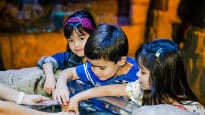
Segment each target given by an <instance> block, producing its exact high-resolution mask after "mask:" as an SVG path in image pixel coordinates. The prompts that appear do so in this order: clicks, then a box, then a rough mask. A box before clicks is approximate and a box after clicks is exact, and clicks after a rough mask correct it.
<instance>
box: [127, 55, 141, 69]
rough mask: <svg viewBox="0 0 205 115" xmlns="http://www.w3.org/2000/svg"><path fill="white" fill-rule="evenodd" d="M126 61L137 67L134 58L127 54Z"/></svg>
mask: <svg viewBox="0 0 205 115" xmlns="http://www.w3.org/2000/svg"><path fill="white" fill-rule="evenodd" d="M127 63H129V64H132V65H133V66H134V67H138V66H137V62H136V60H135V59H134V58H132V57H129V56H127Z"/></svg>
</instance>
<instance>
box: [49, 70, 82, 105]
mask: <svg viewBox="0 0 205 115" xmlns="http://www.w3.org/2000/svg"><path fill="white" fill-rule="evenodd" d="M75 79H78V76H77V74H76V72H75V67H73V68H68V69H65V70H63V71H62V72H61V74H60V76H58V79H57V83H56V89H55V91H54V93H53V95H52V96H53V99H54V100H56V101H58V102H59V103H60V104H62V103H63V104H64V105H67V103H68V101H69V95H70V92H69V90H68V87H67V82H69V81H71V80H75Z"/></svg>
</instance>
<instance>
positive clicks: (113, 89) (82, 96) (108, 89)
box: [64, 84, 127, 113]
mask: <svg viewBox="0 0 205 115" xmlns="http://www.w3.org/2000/svg"><path fill="white" fill-rule="evenodd" d="M125 88H126V84H115V85H106V86H99V87H95V88H91V89H88V90H85V91H83V92H80V93H78V94H76V95H74V96H73V97H72V98H71V99H70V102H69V105H68V107H65V108H64V110H65V111H75V112H76V113H79V111H78V103H79V102H80V101H82V100H86V99H89V98H94V97H102V96H127V93H126V90H125Z"/></svg>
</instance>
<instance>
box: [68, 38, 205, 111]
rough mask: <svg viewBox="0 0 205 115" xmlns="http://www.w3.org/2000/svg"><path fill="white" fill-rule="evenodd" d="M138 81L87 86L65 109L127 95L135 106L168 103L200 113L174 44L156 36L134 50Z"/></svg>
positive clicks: (177, 49)
mask: <svg viewBox="0 0 205 115" xmlns="http://www.w3.org/2000/svg"><path fill="white" fill-rule="evenodd" d="M135 57H136V60H137V62H138V65H139V71H138V72H137V76H138V77H139V79H138V80H136V81H135V82H130V83H128V84H119V85H107V86H101V87H96V88H91V89H89V90H86V91H84V92H81V93H79V94H77V95H75V96H74V97H72V98H71V99H70V102H69V107H68V109H67V110H74V111H76V112H77V113H78V102H79V101H81V100H85V99H88V98H93V97H100V96H128V97H130V99H131V100H132V101H134V102H135V103H136V104H138V105H157V104H170V105H174V106H176V107H178V108H180V109H183V110H186V111H190V112H197V113H199V114H202V115H204V114H205V113H204V108H203V106H202V105H201V104H200V103H199V100H198V99H197V97H196V96H195V95H194V93H193V92H192V91H191V89H190V87H189V85H188V82H187V75H186V69H185V68H186V67H185V64H184V62H183V58H182V55H181V52H180V50H179V48H178V46H177V45H176V44H175V43H174V42H173V41H170V40H167V39H157V40H155V41H152V42H149V43H146V44H144V45H143V46H141V48H140V49H139V50H138V51H137V52H136V55H135Z"/></svg>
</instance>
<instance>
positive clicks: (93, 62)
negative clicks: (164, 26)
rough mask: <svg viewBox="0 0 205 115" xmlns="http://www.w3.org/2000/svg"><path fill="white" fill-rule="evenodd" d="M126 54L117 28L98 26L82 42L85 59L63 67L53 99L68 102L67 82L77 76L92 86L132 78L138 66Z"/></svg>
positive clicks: (132, 79) (125, 38) (104, 25)
mask: <svg viewBox="0 0 205 115" xmlns="http://www.w3.org/2000/svg"><path fill="white" fill-rule="evenodd" d="M127 53H128V39H127V36H126V34H125V33H124V32H123V31H122V30H121V29H120V28H118V27H116V26H113V25H106V24H101V25H99V26H97V28H96V29H95V30H94V32H93V33H92V34H91V37H90V39H88V41H87V43H86V45H85V56H86V58H87V60H88V61H87V62H86V63H85V64H83V65H80V66H76V67H73V68H69V69H65V70H63V72H62V74H61V76H59V77H58V80H57V84H56V89H55V91H54V94H53V99H54V100H57V101H58V102H60V103H61V104H62V103H63V105H67V103H68V101H69V90H68V88H67V82H68V81H71V80H76V79H80V80H82V81H83V82H84V83H85V85H90V84H91V85H92V87H95V86H101V85H108V84H121V83H127V82H132V81H135V80H136V79H137V76H136V72H137V71H138V67H137V64H136V61H135V60H134V59H132V58H130V57H127Z"/></svg>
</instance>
